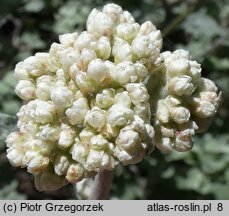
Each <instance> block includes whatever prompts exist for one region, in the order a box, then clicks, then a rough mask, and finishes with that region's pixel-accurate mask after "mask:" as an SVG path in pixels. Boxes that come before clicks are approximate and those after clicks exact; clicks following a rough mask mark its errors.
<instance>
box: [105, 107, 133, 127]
mask: <svg viewBox="0 0 229 216" xmlns="http://www.w3.org/2000/svg"><path fill="white" fill-rule="evenodd" d="M133 114H134V112H133V110H131V109H130V108H127V107H126V106H123V105H122V104H114V105H112V106H111V107H110V109H109V110H108V112H107V122H108V123H109V124H110V125H111V126H123V125H125V124H127V123H128V122H129V121H130V120H131V119H132V118H133Z"/></svg>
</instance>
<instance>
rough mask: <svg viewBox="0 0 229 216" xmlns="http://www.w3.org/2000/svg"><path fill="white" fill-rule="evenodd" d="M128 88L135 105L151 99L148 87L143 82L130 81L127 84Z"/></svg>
mask: <svg viewBox="0 0 229 216" xmlns="http://www.w3.org/2000/svg"><path fill="white" fill-rule="evenodd" d="M126 90H127V91H128V93H129V96H130V98H131V101H132V103H133V104H135V105H137V104H140V103H143V102H146V101H148V99H149V95H148V93H147V89H146V87H145V85H144V84H142V83H129V84H127V85H126Z"/></svg>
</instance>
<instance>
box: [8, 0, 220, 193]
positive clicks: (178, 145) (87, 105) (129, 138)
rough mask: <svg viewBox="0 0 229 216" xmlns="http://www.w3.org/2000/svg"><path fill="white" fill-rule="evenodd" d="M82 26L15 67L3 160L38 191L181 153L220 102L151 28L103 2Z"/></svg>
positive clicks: (193, 66)
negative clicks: (12, 121) (14, 120)
mask: <svg viewBox="0 0 229 216" xmlns="http://www.w3.org/2000/svg"><path fill="white" fill-rule="evenodd" d="M86 27H87V28H86V31H83V32H82V33H68V34H64V35H61V36H60V37H59V41H60V43H53V44H52V45H51V47H50V50H49V52H48V53H37V54H36V55H34V56H31V57H29V58H27V59H25V60H24V61H23V62H20V63H18V64H17V65H16V68H15V77H16V79H17V81H18V83H17V86H16V88H15V92H16V94H17V95H18V96H19V97H20V98H21V99H23V100H24V105H23V106H22V107H21V109H20V111H19V112H18V114H17V116H18V128H19V131H18V132H13V133H11V134H10V135H9V136H8V138H7V140H6V143H7V147H8V149H7V157H8V159H9V160H10V162H11V163H12V164H13V165H14V166H19V167H27V170H28V172H30V173H34V174H35V185H36V187H37V188H38V190H56V189H58V188H60V187H61V186H63V185H65V184H67V183H68V182H70V183H75V182H79V181H81V180H82V179H85V178H89V177H93V176H95V175H96V174H97V173H98V172H101V171H103V170H113V169H114V168H115V167H116V166H117V165H118V164H119V163H122V164H123V165H128V164H134V163H138V162H140V161H141V160H142V159H143V158H144V157H145V156H146V155H148V154H150V153H151V152H152V151H153V150H154V147H155V143H156V145H157V147H158V148H159V149H161V150H163V151H171V150H173V149H175V150H177V151H187V150H189V149H191V147H192V136H193V135H194V134H195V132H202V131H204V130H205V129H206V128H207V126H208V125H209V123H210V121H211V119H212V117H213V116H214V115H215V113H216V111H217V109H218V107H219V104H220V100H221V94H220V95H218V94H217V87H216V86H215V84H214V83H213V82H212V81H210V80H208V79H205V78H201V74H200V73H201V68H200V65H199V64H198V63H197V62H196V61H192V60H191V57H190V56H189V54H188V53H187V52H186V51H183V50H177V51H175V52H173V53H170V52H164V53H160V50H161V47H162V36H161V32H160V31H159V30H157V29H156V27H155V26H154V25H153V24H152V23H151V22H149V21H147V22H145V23H143V24H141V25H140V24H138V23H136V22H135V20H134V18H133V17H132V15H131V14H130V13H129V12H127V11H123V10H122V8H121V7H120V6H118V5H116V4H108V5H106V6H104V7H103V9H102V11H99V10H97V9H93V10H92V12H91V13H90V15H89V16H88V19H87V23H86ZM151 124H153V126H152V125H151ZM154 128H155V131H154Z"/></svg>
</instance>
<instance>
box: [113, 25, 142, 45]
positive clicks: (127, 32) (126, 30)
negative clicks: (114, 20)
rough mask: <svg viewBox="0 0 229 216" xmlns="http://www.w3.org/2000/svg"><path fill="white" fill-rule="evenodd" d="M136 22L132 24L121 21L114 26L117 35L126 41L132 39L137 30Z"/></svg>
mask: <svg viewBox="0 0 229 216" xmlns="http://www.w3.org/2000/svg"><path fill="white" fill-rule="evenodd" d="M136 24H137V23H136ZM136 24H135V25H134V24H130V23H121V24H120V25H118V26H117V28H116V34H117V36H118V37H120V38H122V39H124V40H126V41H130V40H132V39H133V38H134V37H135V36H136V34H137V31H138V29H139V25H138V24H137V25H136Z"/></svg>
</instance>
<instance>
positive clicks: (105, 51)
mask: <svg viewBox="0 0 229 216" xmlns="http://www.w3.org/2000/svg"><path fill="white" fill-rule="evenodd" d="M96 53H97V55H98V57H100V58H102V59H109V57H110V54H111V44H110V40H109V38H108V37H101V38H99V40H98V41H97V47H96Z"/></svg>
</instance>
